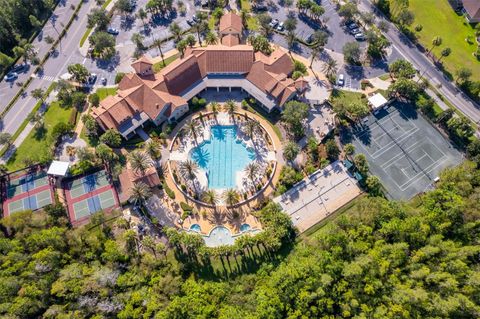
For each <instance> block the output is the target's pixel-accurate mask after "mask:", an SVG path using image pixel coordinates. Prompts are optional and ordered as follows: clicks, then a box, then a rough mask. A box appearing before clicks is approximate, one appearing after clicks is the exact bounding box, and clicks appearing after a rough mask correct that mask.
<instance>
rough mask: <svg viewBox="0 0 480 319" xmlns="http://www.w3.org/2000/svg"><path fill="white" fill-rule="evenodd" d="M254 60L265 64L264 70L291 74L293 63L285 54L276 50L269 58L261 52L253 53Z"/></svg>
mask: <svg viewBox="0 0 480 319" xmlns="http://www.w3.org/2000/svg"><path fill="white" fill-rule="evenodd" d="M255 60H257V61H262V62H263V63H264V64H265V70H267V71H268V72H273V73H285V74H290V73H292V72H293V62H292V59H291V58H290V56H289V55H288V53H287V52H284V51H282V50H280V49H276V50H275V51H273V52H272V54H270V55H269V56H267V55H265V54H263V53H262V52H256V53H255Z"/></svg>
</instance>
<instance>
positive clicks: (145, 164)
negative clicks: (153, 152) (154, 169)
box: [128, 151, 152, 175]
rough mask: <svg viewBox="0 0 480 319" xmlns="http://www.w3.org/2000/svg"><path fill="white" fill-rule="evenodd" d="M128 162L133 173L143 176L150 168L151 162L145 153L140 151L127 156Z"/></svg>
mask: <svg viewBox="0 0 480 319" xmlns="http://www.w3.org/2000/svg"><path fill="white" fill-rule="evenodd" d="M128 161H129V162H130V166H131V167H132V170H133V171H134V172H135V173H137V174H138V173H141V174H142V175H145V172H146V171H147V169H148V168H149V167H150V166H152V160H151V158H150V157H149V156H148V154H147V153H145V152H142V151H133V152H132V153H130V154H129V155H128Z"/></svg>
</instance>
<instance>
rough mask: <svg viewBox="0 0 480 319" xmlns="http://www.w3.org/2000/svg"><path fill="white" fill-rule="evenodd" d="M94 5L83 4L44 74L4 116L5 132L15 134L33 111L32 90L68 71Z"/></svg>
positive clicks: (31, 84)
mask: <svg viewBox="0 0 480 319" xmlns="http://www.w3.org/2000/svg"><path fill="white" fill-rule="evenodd" d="M94 6H95V1H90V2H87V3H85V4H84V5H83V6H82V8H81V9H80V12H79V14H78V19H77V21H75V22H74V23H72V25H71V27H70V30H69V31H68V32H67V34H66V35H65V37H64V38H63V39H62V43H61V46H59V51H58V52H57V54H56V55H55V56H52V57H51V58H49V59H48V60H47V61H46V63H45V64H44V68H43V70H44V71H43V76H42V77H40V78H39V77H35V78H34V79H33V81H32V82H31V83H30V85H29V87H28V88H27V90H26V92H25V93H24V95H23V96H21V97H20V98H19V99H18V100H17V102H16V103H15V104H14V106H13V107H12V108H11V109H10V111H9V112H8V113H7V114H6V115H5V117H4V118H3V121H2V123H1V129H2V131H3V132H8V133H10V134H14V133H15V132H16V131H17V129H18V128H19V127H20V125H21V124H22V122H23V121H24V120H25V118H26V117H27V116H28V114H30V113H31V112H32V110H33V108H34V107H35V104H36V103H37V101H36V100H35V99H34V98H32V97H31V94H30V92H31V91H32V90H34V89H37V88H44V89H46V88H47V87H48V86H49V85H50V84H51V82H52V81H53V80H55V79H57V78H59V77H60V76H61V75H62V74H64V73H66V70H67V66H68V65H69V64H70V63H71V58H72V56H74V55H75V54H76V53H77V52H78V44H79V43H80V39H81V38H82V36H83V33H84V32H85V29H86V25H87V13H88V12H90V8H91V7H94ZM2 100H3V98H2ZM7 103H8V102H7Z"/></svg>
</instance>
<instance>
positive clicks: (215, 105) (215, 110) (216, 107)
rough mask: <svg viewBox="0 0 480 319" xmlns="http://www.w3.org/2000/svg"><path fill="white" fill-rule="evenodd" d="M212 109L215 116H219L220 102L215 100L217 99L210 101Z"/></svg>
mask: <svg viewBox="0 0 480 319" xmlns="http://www.w3.org/2000/svg"><path fill="white" fill-rule="evenodd" d="M210 109H211V110H212V112H213V115H214V116H215V118H217V114H218V110H219V109H220V104H219V103H218V102H215V101H213V102H210Z"/></svg>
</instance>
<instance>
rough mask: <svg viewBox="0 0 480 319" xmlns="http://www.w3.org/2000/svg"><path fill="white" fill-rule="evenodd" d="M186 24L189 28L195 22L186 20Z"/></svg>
mask: <svg viewBox="0 0 480 319" xmlns="http://www.w3.org/2000/svg"><path fill="white" fill-rule="evenodd" d="M187 24H188V25H189V26H192V25H194V24H195V22H194V21H193V20H187Z"/></svg>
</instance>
